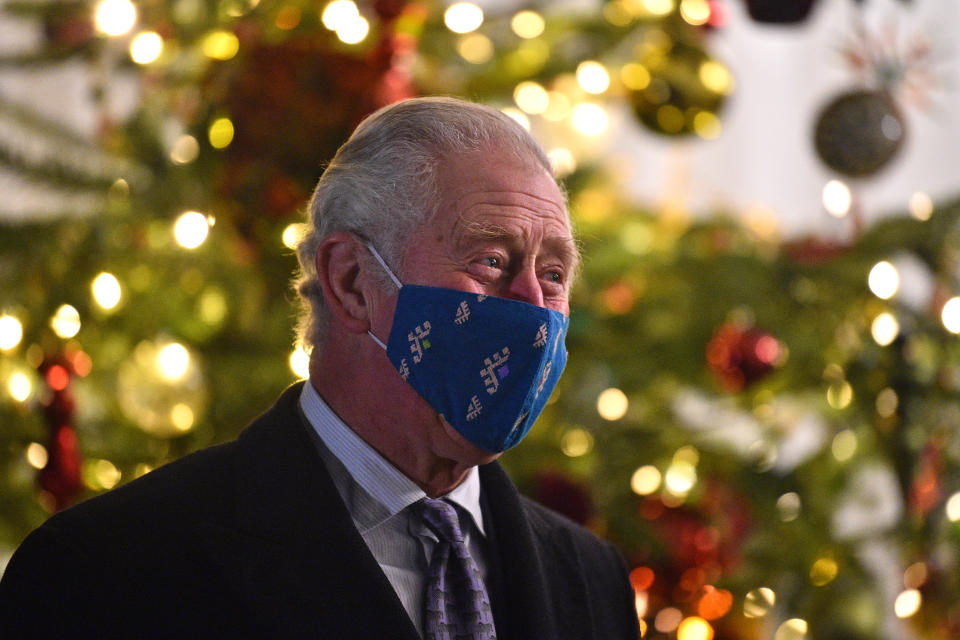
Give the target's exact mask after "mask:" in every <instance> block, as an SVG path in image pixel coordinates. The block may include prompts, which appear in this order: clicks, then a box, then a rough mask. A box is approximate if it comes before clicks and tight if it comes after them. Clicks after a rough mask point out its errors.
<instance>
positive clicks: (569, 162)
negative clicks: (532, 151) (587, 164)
mask: <svg viewBox="0 0 960 640" xmlns="http://www.w3.org/2000/svg"><path fill="white" fill-rule="evenodd" d="M547 157H548V158H550V166H551V167H553V174H554V175H555V176H557V177H563V176H565V175H569V174H571V173H573V172H574V171H576V169H577V158H576V157H575V156H574V155H573V152H572V151H570V149H567V148H566V147H554V148H553V149H550V151H548V152H547Z"/></svg>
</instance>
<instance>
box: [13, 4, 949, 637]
mask: <svg viewBox="0 0 960 640" xmlns="http://www.w3.org/2000/svg"><path fill="white" fill-rule="evenodd" d="M958 21H960V4H958V3H956V2H954V1H953V0H912V1H909V0H860V1H859V2H858V1H856V0H608V1H605V2H603V1H600V0H577V1H575V2H533V1H531V2H516V1H515V0H490V1H486V2H480V1H479V0H477V1H476V3H469V2H457V3H450V2H446V3H445V2H440V1H434V0H429V1H423V0H411V1H406V0H369V1H365V0H357V1H356V2H354V1H353V0H333V1H332V2H326V1H324V0H170V1H165V0H134V1H133V2H131V0H101V1H100V2H95V1H94V0H44V1H19V2H18V1H11V0H3V1H2V2H0V568H2V566H3V565H5V563H6V561H7V560H8V559H9V557H10V554H11V553H12V552H13V550H14V549H15V548H16V546H17V545H18V544H19V542H20V541H21V540H22V539H23V537H24V536H25V535H26V534H27V533H28V532H29V531H30V530H31V529H32V528H33V527H35V526H37V525H38V524H40V523H41V522H42V521H43V520H44V519H45V518H47V517H48V516H49V515H50V514H51V513H52V512H54V511H56V510H58V509H61V508H64V507H66V506H68V505H70V504H72V503H74V502H76V501H78V500H81V499H83V498H85V497H89V496H91V495H94V494H96V493H98V492H101V491H105V490H108V489H110V488H112V487H115V486H118V485H120V484H122V483H124V482H127V481H129V480H131V479H133V478H136V477H138V476H139V475H142V474H144V473H146V472H148V471H149V470H151V469H153V468H156V467H157V466H159V465H162V464H164V463H165V462H168V461H170V460H172V459H175V458H177V457H179V456H182V455H184V454H186V453H188V452H190V451H193V450H195V449H198V448H201V447H204V446H208V445H210V444H213V443H216V442H222V441H225V440H229V439H232V438H233V437H235V436H236V435H237V433H238V432H239V431H240V429H242V428H243V426H244V425H245V424H246V423H247V422H248V421H249V420H250V419H251V418H253V417H254V416H256V415H257V414H258V413H260V412H261V411H263V410H264V409H265V408H266V407H268V406H269V405H270V404H271V403H272V401H273V400H274V398H275V397H276V396H277V394H278V393H279V392H280V391H281V390H282V389H283V388H284V387H286V386H287V385H289V384H290V383H292V382H294V381H296V380H297V379H300V378H302V377H304V376H305V375H306V360H307V355H306V354H305V353H304V352H303V350H302V349H300V348H299V347H298V345H296V344H295V343H294V332H293V326H294V323H295V313H296V311H295V307H296V305H295V296H294V294H293V293H292V291H291V289H290V287H289V285H288V282H289V279H290V276H291V274H292V273H293V271H294V269H295V266H296V259H295V257H294V255H293V251H292V247H293V246H295V244H296V242H297V239H298V237H299V234H300V233H301V229H302V227H301V223H302V212H303V205H304V203H305V200H306V199H307V198H308V196H309V193H310V191H311V189H312V186H313V184H314V183H315V182H316V180H317V178H318V177H319V175H320V172H321V171H322V167H323V165H324V163H325V162H326V161H327V160H329V159H330V158H331V157H332V155H333V153H334V152H335V150H336V148H337V147H338V146H339V145H340V144H341V143H342V142H343V141H344V140H345V139H346V137H347V136H348V135H349V132H350V131H351V130H352V128H353V127H354V126H355V125H356V124H357V123H358V122H359V120H360V119H361V118H362V117H363V116H364V115H366V114H368V113H370V112H371V111H373V110H375V109H376V108H378V107H380V106H383V105H385V104H389V103H391V102H393V101H395V100H398V99H402V98H405V97H409V96H414V95H431V94H448V95H457V96H461V97H466V98H469V99H473V100H477V101H480V102H484V103H487V104H490V105H493V106H495V107H497V108H500V109H502V110H503V111H504V112H506V113H508V114H509V115H510V116H511V117H514V118H515V119H516V120H518V121H519V122H521V123H522V124H523V125H524V126H526V127H529V128H530V130H531V131H532V132H533V133H534V135H535V136H536V137H537V138H538V139H539V140H540V141H541V142H542V143H543V145H544V147H545V148H546V149H547V150H548V151H549V154H550V157H551V160H552V162H553V163H554V166H555V170H556V173H557V175H558V176H559V177H560V179H561V180H562V182H563V184H564V185H565V188H566V189H567V192H568V195H569V200H570V209H571V214H572V217H573V219H574V221H575V224H576V227H577V229H578V233H579V236H580V240H581V242H582V245H583V250H584V253H585V256H586V261H585V265H584V270H583V276H582V278H581V281H580V282H579V283H578V285H577V286H576V288H575V291H574V294H573V301H572V302H573V305H572V306H573V313H572V320H571V328H570V332H569V338H568V348H569V349H570V352H571V358H570V363H569V364H568V368H567V372H566V374H565V376H564V378H563V379H562V380H561V384H560V386H559V388H558V389H557V391H556V392H555V393H554V396H553V398H552V400H551V404H550V405H549V406H548V407H547V410H546V411H545V412H544V415H543V417H541V419H540V420H539V421H538V423H537V425H536V426H535V427H534V430H533V431H532V432H531V434H530V436H529V437H528V438H527V439H526V440H525V441H524V443H523V444H522V445H521V446H519V447H517V448H516V449H514V450H512V451H511V452H509V453H508V454H507V455H505V456H504V458H503V462H504V465H505V466H506V467H507V468H508V470H509V471H510V473H511V475H512V476H513V477H514V479H515V480H516V482H517V483H518V485H519V486H520V487H521V489H522V490H523V491H524V492H525V493H527V494H528V495H530V496H532V497H534V498H535V499H537V500H539V501H541V502H543V503H545V504H547V505H549V506H551V507H553V508H555V509H557V510H559V511H561V512H563V513H565V514H566V515H568V516H569V517H570V518H572V519H574V520H577V521H579V522H581V523H583V524H584V525H586V526H588V527H590V528H591V529H593V530H594V531H596V532H597V533H598V534H600V535H602V536H604V537H607V538H608V539H610V540H612V541H613V542H614V543H615V544H616V545H617V546H618V547H619V548H620V549H621V550H622V551H623V553H624V555H625V557H626V558H627V561H628V564H629V566H630V569H631V581H632V583H633V587H634V589H635V591H636V596H637V598H636V602H637V612H638V616H639V617H640V621H641V628H642V630H643V631H644V634H645V637H647V638H676V639H677V640H711V639H712V638H718V639H736V640H741V639H742V640H761V639H773V640H800V639H802V638H821V639H823V638H826V639H848V638H849V639H872V638H891V639H892V638H897V639H908V640H909V639H911V638H916V639H921V638H922V639H928V638H929V639H935V640H936V639H941V638H942V639H946V638H957V637H960V601H958V598H957V596H956V594H957V593H960V566H958V564H960V434H958V425H960V403H958V400H960V340H958V338H957V334H958V333H960V297H958V296H960V282H958V277H960V226H958V224H960V221H958V218H960V87H958V83H957V79H958V73H960V65H958V63H960V51H958V50H957V45H956V44H955V38H953V37H952V36H953V35H954V34H955V33H956V29H957V24H958ZM51 606H56V603H51Z"/></svg>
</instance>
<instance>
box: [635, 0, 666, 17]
mask: <svg viewBox="0 0 960 640" xmlns="http://www.w3.org/2000/svg"><path fill="white" fill-rule="evenodd" d="M640 4H642V5H643V8H644V9H646V10H647V11H649V12H650V13H652V14H653V15H656V16H665V15H667V14H668V13H670V12H671V11H673V0H641V2H640Z"/></svg>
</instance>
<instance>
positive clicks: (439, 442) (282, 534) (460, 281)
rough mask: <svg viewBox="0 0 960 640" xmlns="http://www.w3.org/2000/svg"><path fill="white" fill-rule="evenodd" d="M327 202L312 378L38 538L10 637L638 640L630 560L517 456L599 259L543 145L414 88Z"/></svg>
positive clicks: (330, 171) (355, 156) (3, 599)
mask: <svg viewBox="0 0 960 640" xmlns="http://www.w3.org/2000/svg"><path fill="white" fill-rule="evenodd" d="M310 215H311V222H312V228H311V231H310V233H309V234H308V236H307V237H306V238H305V239H304V241H303V243H302V244H301V246H300V247H299V250H298V255H299V258H300V264H301V275H300V278H299V280H298V282H297V289H298V291H299V292H300V294H301V295H302V297H303V298H304V300H305V301H306V310H307V313H306V316H305V318H304V321H303V323H302V325H301V339H302V340H304V342H305V343H306V344H308V345H310V346H312V348H313V350H312V356H311V362H310V380H309V382H308V383H306V384H299V385H295V386H293V387H291V388H290V389H288V390H287V391H286V392H285V393H284V394H283V395H282V396H281V398H280V399H279V401H278V402H277V404H276V405H275V406H274V407H273V408H271V409H270V410H269V411H267V412H266V413H265V414H264V415H263V416H261V417H260V418H258V419H257V420H256V421H255V422H254V423H253V424H252V425H251V426H250V427H248V428H247V429H246V430H245V431H244V432H243V433H242V434H241V435H240V437H239V438H238V440H237V441H235V442H231V443H228V444H225V445H220V446H218V447H214V448H211V449H207V450H204V451H201V452H198V453H196V454H193V455H190V456H187V457H186V458H184V459H182V460H180V461H178V462H175V463H172V464H170V465H167V466H165V467H163V468H161V469H158V470H157V471H154V472H153V473H150V474H148V475H147V476H145V477H143V478H141V479H139V480H136V481H134V482H131V483H130V484H128V485H126V486H124V487H122V488H120V489H117V490H115V491H113V492H110V493H108V494H106V495H104V496H100V497H98V498H95V499H93V500H90V501H88V502H86V503H84V504H82V505H79V506H77V507H74V508H72V509H69V510H67V511H64V512H62V513H60V514H58V515H56V516H54V517H52V518H51V519H50V520H49V521H48V522H47V523H46V524H44V525H43V526H42V527H40V528H39V529H38V530H37V531H35V532H34V533H33V534H31V535H30V537H29V538H28V539H27V540H26V541H25V542H24V544H23V545H22V547H21V548H20V549H19V550H18V551H17V553H16V554H15V555H14V557H13V559H12V560H11V562H10V564H9V567H8V569H7V572H6V575H5V576H4V577H3V581H2V582H0V621H2V622H0V630H5V631H8V632H11V633H13V635H10V636H5V637H30V636H49V637H76V636H85V635H96V636H97V637H165V638H173V637H185V636H189V637H195V636H205V637H207V636H214V637H220V636H230V637H248V636H250V637H276V638H300V637H303V638H308V637H309V638H336V639H353V638H370V639H373V638H377V639H382V638H401V639H409V640H416V639H417V638H421V637H422V638H427V639H429V640H433V639H437V640H446V639H451V640H453V639H455V638H460V639H466V638H470V639H492V638H499V639H500V640H505V639H508V638H515V639H517V640H531V639H553V638H569V639H571V640H572V639H586V638H597V639H603V640H609V639H619V638H623V639H630V640H635V638H636V637H637V619H636V614H635V611H634V608H633V596H632V591H631V589H630V586H629V583H628V581H627V577H626V571H625V567H624V565H623V562H622V559H621V558H620V557H619V555H618V554H617V553H616V551H614V550H613V549H612V548H611V547H610V546H609V545H608V544H606V543H603V542H601V541H599V540H598V539H596V538H595V537H593V536H592V535H591V534H590V533H588V532H587V531H585V530H583V529H581V528H579V527H577V526H576V525H574V524H572V523H570V522H569V521H566V520H564V519H563V518H561V517H559V516H557V515H556V514H554V513H552V512H550V511H548V510H546V509H544V508H542V507H540V506H538V505H536V504H534V503H532V502H531V501H529V500H527V499H525V498H523V497H521V496H520V495H519V494H518V493H517V491H516V489H515V488H514V486H513V484H512V483H511V482H510V480H509V479H508V478H507V476H506V475H505V473H504V472H503V470H502V469H501V468H500V466H499V465H498V463H497V462H495V460H496V458H497V457H498V456H499V455H500V454H501V453H502V452H503V451H504V450H505V449H507V448H509V447H511V446H513V445H515V444H516V443H517V442H519V440H520V439H521V438H522V437H523V435H524V434H526V432H527V431H528V430H529V428H530V426H531V424H532V423H533V421H534V420H535V419H536V417H537V415H538V414H539V412H540V410H541V409H542V408H543V405H544V404H545V402H546V400H547V397H548V396H549V395H550V391H551V390H552V389H553V387H554V385H555V384H556V381H557V379H558V378H559V376H560V372H561V370H562V369H563V365H564V363H565V360H566V351H565V348H564V345H563V340H564V336H565V333H566V327H567V316H568V315H569V308H568V294H569V289H570V282H571V279H572V277H573V275H574V274H575V273H576V270H577V261H578V253H577V249H576V245H575V243H574V240H573V237H572V234H571V230H570V221H569V219H568V216H567V211H566V206H565V202H564V198H563V195H562V193H561V191H560V189H559V188H558V187H557V184H556V182H555V181H554V180H553V178H552V177H551V174H550V171H549V163H548V161H547V159H546V157H545V155H544V153H543V150H542V149H541V148H540V147H539V145H538V144H537V143H536V142H535V141H534V140H533V138H532V137H531V136H530V135H529V134H528V133H527V132H526V131H524V130H523V129H522V128H520V127H519V126H517V125H516V124H515V123H514V122H513V121H512V120H510V119H509V118H507V117H506V116H504V115H502V114H501V113H499V112H498V111H496V110H494V109H490V108H487V107H483V106H479V105H475V104H471V103H467V102H462V101H458V100H453V99H445V98H423V99H415V100H408V101H405V102H401V103H398V104H395V105H392V106H390V107H386V108H384V109H382V110H380V111H378V112H377V113H375V114H373V115H372V116H370V117H369V118H367V119H366V120H365V121H364V122H363V123H361V125H360V126H359V127H358V128H357V130H356V131H355V132H354V134H353V136H352V137H351V138H350V140H348V141H347V143H346V144H345V145H344V146H343V147H342V148H341V149H340V150H339V151H338V152H337V155H336V157H335V158H334V159H333V161H332V162H331V163H330V165H329V166H328V167H327V169H326V171H325V172H324V174H323V177H322V178H321V179H320V182H319V184H318V185H317V189H316V192H315V194H314V196H313V200H312V202H311V205H310Z"/></svg>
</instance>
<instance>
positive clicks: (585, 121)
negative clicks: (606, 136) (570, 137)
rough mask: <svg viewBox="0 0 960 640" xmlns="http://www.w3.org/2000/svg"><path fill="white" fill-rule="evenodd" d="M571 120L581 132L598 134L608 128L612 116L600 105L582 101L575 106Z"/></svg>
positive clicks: (574, 126) (592, 134)
mask: <svg viewBox="0 0 960 640" xmlns="http://www.w3.org/2000/svg"><path fill="white" fill-rule="evenodd" d="M570 122H571V124H572V125H573V128H574V129H576V130H577V131H578V132H579V133H581V134H583V135H585V136H598V135H600V134H601V133H603V132H604V131H606V130H607V126H609V124H610V117H609V116H608V115H607V112H606V110H605V109H604V108H603V107H601V106H600V105H598V104H593V103H592V102H581V103H580V104H578V105H576V106H575V107H574V108H573V113H572V115H571V118H570Z"/></svg>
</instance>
